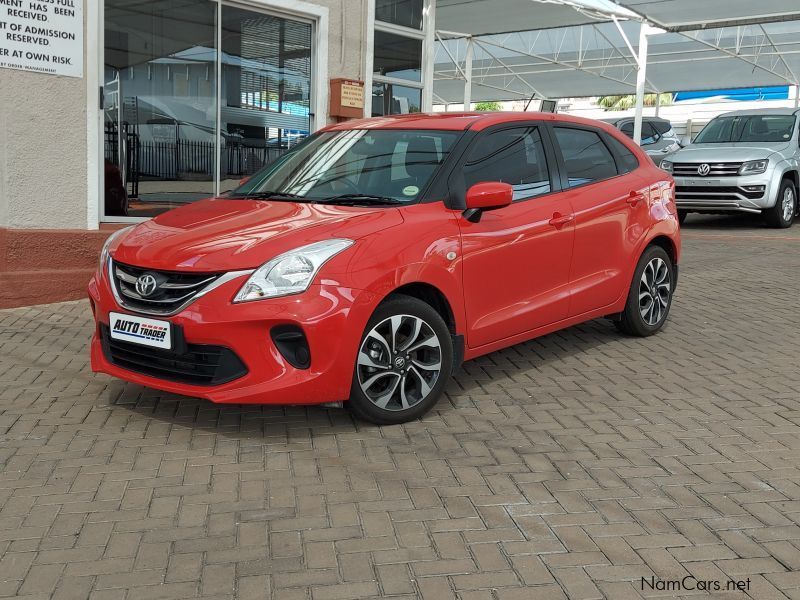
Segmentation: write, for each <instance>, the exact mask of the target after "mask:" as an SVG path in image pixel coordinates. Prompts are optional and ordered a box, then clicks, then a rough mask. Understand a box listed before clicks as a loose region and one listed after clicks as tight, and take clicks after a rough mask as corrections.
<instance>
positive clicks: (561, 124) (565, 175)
mask: <svg viewBox="0 0 800 600" xmlns="http://www.w3.org/2000/svg"><path fill="white" fill-rule="evenodd" d="M548 125H549V126H550V127H551V129H552V131H551V133H550V135H551V140H552V144H553V150H554V152H555V154H556V159H557V165H558V170H559V174H560V178H561V179H560V180H561V187H562V189H563V190H564V191H572V190H579V189H581V188H585V187H588V186H590V185H597V184H598V183H603V182H605V181H611V180H613V179H617V178H619V177H625V176H626V175H631V174H632V173H636V171H638V170H639V169H640V168H641V167H642V160H641V158H640V157H639V156H638V155H637V154H636V152H634V151H633V150H631V149H630V148H628V150H631V152H633V155H634V156H635V157H636V159H637V160H638V162H639V166H638V167H637V168H636V169H634V170H633V171H628V172H627V173H622V172H621V169H620V160H621V157H620V156H619V155H618V154H617V152H616V151H615V150H614V149H613V147H611V146H610V145H609V143H608V140H607V139H606V136H608V135H612V134H610V133H608V132H607V131H604V130H603V129H601V128H599V127H592V126H591V125H582V124H577V123H570V122H567V121H552V122H550V123H548ZM556 128H562V129H577V130H579V131H588V132H591V133H595V134H597V136H598V137H599V138H600V141H602V142H603V145H604V146H605V147H606V150H608V153H609V154H610V155H611V158H612V159H613V160H614V170H615V171H616V175H613V176H611V177H605V178H603V179H597V180H595V181H589V182H587V183H581V184H580V185H574V186H570V185H569V172H568V171H567V165H566V161H565V160H564V155H563V154H562V152H561V146H560V145H559V144H558V138H556V132H555V129H556ZM620 134H621V135H622V136H623V137H624V138H625V139H628V137H627V136H626V135H625V134H624V133H622V132H621V131H620ZM617 139H619V138H617ZM620 141H622V140H620ZM623 144H624V142H623ZM625 145H626V146H627V144H625Z"/></svg>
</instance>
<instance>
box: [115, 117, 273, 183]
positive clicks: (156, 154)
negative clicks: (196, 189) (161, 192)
mask: <svg viewBox="0 0 800 600" xmlns="http://www.w3.org/2000/svg"><path fill="white" fill-rule="evenodd" d="M123 132H124V133H123V135H124V140H125V141H124V147H123V152H124V153H125V156H126V158H127V161H126V176H127V181H128V194H129V196H130V197H133V198H135V197H137V196H138V187H139V182H140V181H141V179H142V178H145V179H148V180H167V181H176V180H208V181H211V180H213V179H214V167H215V164H216V144H215V143H214V142H205V141H194V140H180V139H179V140H176V141H175V140H170V141H155V140H146V141H143V140H142V139H141V137H140V136H139V135H138V134H136V133H133V132H129V131H128V130H127V127H124V128H123ZM105 133H106V135H105V158H106V160H108V161H110V162H112V163H113V164H115V165H119V164H120V158H119V138H118V133H117V130H116V128H106V132H105ZM286 151H287V148H285V147H283V146H278V145H274V146H273V145H268V144H267V143H262V144H260V145H255V144H252V143H246V142H245V143H237V142H231V141H223V144H222V147H221V148H220V178H221V179H234V178H241V177H246V176H249V175H252V174H253V173H255V172H256V171H258V170H259V169H261V168H262V167H263V166H265V165H267V164H269V163H271V162H273V161H275V160H277V159H278V158H280V156H282V155H283V154H284V153H285V152H286Z"/></svg>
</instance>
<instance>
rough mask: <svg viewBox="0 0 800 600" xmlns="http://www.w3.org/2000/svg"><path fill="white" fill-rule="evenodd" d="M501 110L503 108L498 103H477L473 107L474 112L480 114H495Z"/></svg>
mask: <svg viewBox="0 0 800 600" xmlns="http://www.w3.org/2000/svg"><path fill="white" fill-rule="evenodd" d="M502 109H503V107H502V106H501V105H500V103H499V102H478V103H477V104H476V105H475V110H478V111H481V112H496V111H498V110H502Z"/></svg>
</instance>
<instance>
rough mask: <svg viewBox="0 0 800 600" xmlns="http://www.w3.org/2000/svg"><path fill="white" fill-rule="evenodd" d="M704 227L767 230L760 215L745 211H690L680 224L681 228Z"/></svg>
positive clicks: (697, 228) (695, 228)
mask: <svg viewBox="0 0 800 600" xmlns="http://www.w3.org/2000/svg"><path fill="white" fill-rule="evenodd" d="M706 228H714V229H718V230H723V229H752V230H754V231H761V230H764V229H766V230H769V229H770V228H769V227H767V225H766V223H764V219H763V218H762V217H761V216H760V215H756V214H747V213H733V214H719V215H704V214H698V213H691V214H689V215H687V216H686V221H684V222H683V225H681V229H682V230H693V229H694V230H700V229H706Z"/></svg>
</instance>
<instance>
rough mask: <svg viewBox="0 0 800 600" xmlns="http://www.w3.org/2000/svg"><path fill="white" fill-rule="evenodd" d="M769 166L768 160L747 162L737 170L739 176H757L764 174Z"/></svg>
mask: <svg viewBox="0 0 800 600" xmlns="http://www.w3.org/2000/svg"><path fill="white" fill-rule="evenodd" d="M768 166H769V161H768V160H766V159H765V160H749V161H747V162H746V163H744V164H743V165H742V168H741V169H739V175H759V174H760V173H764V172H766V170H767V167H768Z"/></svg>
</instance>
